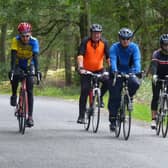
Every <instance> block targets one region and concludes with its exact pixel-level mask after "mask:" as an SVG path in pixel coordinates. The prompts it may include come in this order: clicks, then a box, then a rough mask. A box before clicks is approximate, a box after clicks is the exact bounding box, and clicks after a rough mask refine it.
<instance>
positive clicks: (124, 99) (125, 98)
mask: <svg viewBox="0 0 168 168" xmlns="http://www.w3.org/2000/svg"><path fill="white" fill-rule="evenodd" d="M131 76H132V75H131V74H119V75H117V76H116V77H118V78H121V80H123V81H122V90H121V102H120V108H119V110H118V114H117V118H116V129H115V135H116V137H119V135H120V130H121V123H123V134H124V139H125V140H127V139H128V138H129V134H130V129H131V111H132V102H131V98H130V95H129V91H128V79H129V78H130V77H131Z"/></svg>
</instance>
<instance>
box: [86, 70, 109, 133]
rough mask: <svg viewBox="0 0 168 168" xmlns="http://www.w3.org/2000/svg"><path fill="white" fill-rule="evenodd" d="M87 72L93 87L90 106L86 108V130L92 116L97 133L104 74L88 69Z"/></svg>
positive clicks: (90, 93)
mask: <svg viewBox="0 0 168 168" xmlns="http://www.w3.org/2000/svg"><path fill="white" fill-rule="evenodd" d="M86 74H88V75H91V89H90V91H89V94H88V97H89V107H88V108H87V109H86V113H85V124H84V128H85V130H88V129H89V126H90V120H91V118H92V127H93V132H94V133H96V132H97V130H98V126H99V120H100V95H101V90H100V88H99V82H100V78H101V77H102V76H103V74H97V73H92V72H90V71H86ZM106 75H107V74H106Z"/></svg>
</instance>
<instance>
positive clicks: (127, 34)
mask: <svg viewBox="0 0 168 168" xmlns="http://www.w3.org/2000/svg"><path fill="white" fill-rule="evenodd" d="M118 35H119V37H120V38H123V39H129V38H131V37H132V36H133V32H132V31H131V30H130V29H128V28H122V29H120V30H119V32H118Z"/></svg>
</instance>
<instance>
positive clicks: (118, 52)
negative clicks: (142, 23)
mask: <svg viewBox="0 0 168 168" xmlns="http://www.w3.org/2000/svg"><path fill="white" fill-rule="evenodd" d="M110 63H111V71H112V72H114V71H118V72H123V73H139V72H140V71H141V54H140V50H139V47H138V45H137V44H136V43H134V42H130V44H129V46H128V47H126V48H123V47H122V46H121V44H120V42H116V43H114V44H113V45H112V46H111V47H110Z"/></svg>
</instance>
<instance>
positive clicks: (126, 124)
mask: <svg viewBox="0 0 168 168" xmlns="http://www.w3.org/2000/svg"><path fill="white" fill-rule="evenodd" d="M128 100H129V99H128V96H127V95H125V96H124V104H123V115H124V116H123V134H124V139H125V140H128V138H129V135H130V129H131V110H129V109H128V103H131V102H129V101H128Z"/></svg>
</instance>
